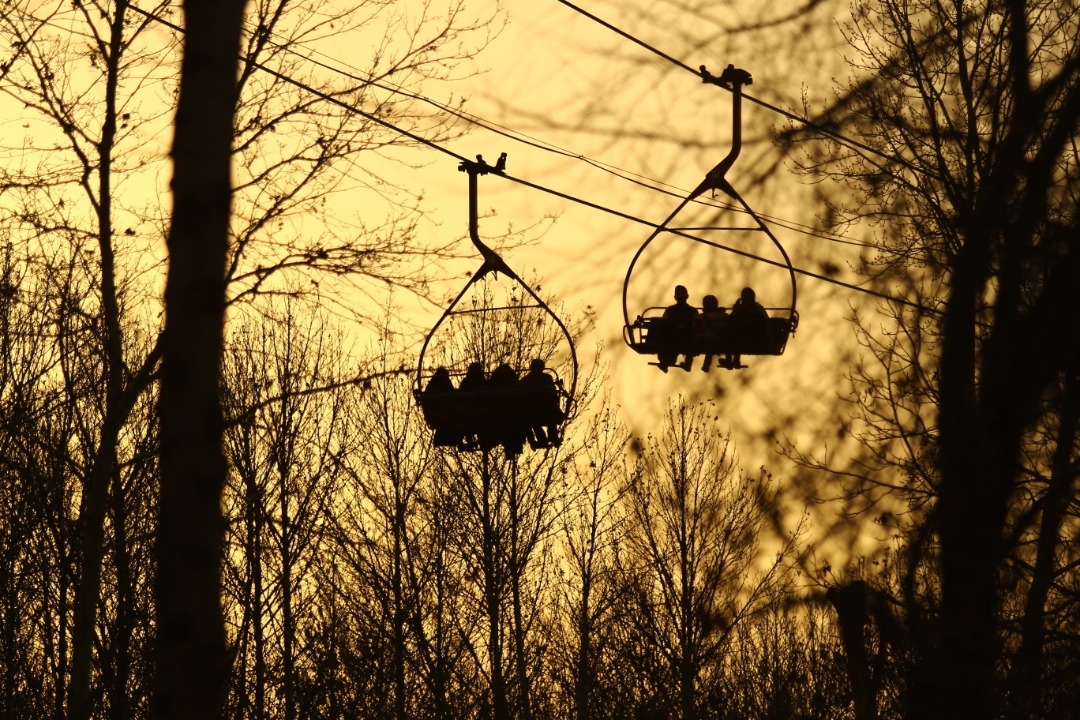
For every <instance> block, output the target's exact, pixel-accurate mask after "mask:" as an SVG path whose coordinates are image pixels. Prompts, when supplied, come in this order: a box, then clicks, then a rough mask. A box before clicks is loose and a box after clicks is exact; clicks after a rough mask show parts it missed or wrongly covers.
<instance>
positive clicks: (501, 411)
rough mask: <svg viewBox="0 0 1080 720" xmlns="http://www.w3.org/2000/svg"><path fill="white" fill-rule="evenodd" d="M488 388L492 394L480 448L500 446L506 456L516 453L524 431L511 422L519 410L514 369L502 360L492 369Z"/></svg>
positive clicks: (523, 438)
mask: <svg viewBox="0 0 1080 720" xmlns="http://www.w3.org/2000/svg"><path fill="white" fill-rule="evenodd" d="M488 389H489V390H490V391H491V397H490V398H489V404H488V406H487V408H486V410H487V418H486V421H485V427H484V432H483V433H482V434H481V436H480V447H482V448H486V449H491V448H493V447H495V446H496V445H502V446H503V451H504V452H505V453H506V456H507V457H512V456H514V455H518V454H520V453H521V451H522V450H523V449H524V447H525V430H524V429H523V428H522V426H521V425H520V424H519V423H517V422H514V421H513V419H514V418H515V417H517V416H518V415H519V413H520V407H519V405H520V402H521V397H520V393H519V392H518V390H519V386H518V376H517V372H515V371H514V368H512V367H510V365H508V364H507V363H501V364H500V365H499V366H498V367H496V368H495V369H494V370H492V371H491V377H490V378H488Z"/></svg>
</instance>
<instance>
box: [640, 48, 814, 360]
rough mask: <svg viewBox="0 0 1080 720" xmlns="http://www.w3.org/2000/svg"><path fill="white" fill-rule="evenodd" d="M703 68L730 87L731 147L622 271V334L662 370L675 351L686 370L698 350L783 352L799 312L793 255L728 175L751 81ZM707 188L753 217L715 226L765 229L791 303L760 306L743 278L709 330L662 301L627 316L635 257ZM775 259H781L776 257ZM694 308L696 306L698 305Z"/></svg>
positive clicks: (706, 77)
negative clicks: (669, 312) (679, 322)
mask: <svg viewBox="0 0 1080 720" xmlns="http://www.w3.org/2000/svg"><path fill="white" fill-rule="evenodd" d="M701 74H702V79H703V81H704V82H706V83H712V84H717V85H720V86H721V87H724V88H726V89H728V90H731V92H732V122H733V130H732V146H731V149H730V151H729V152H728V154H727V156H726V157H725V158H724V159H723V160H721V161H720V163H719V164H718V165H717V166H716V167H715V168H713V169H712V170H711V171H709V173H708V174H707V175H706V177H705V179H704V180H703V181H702V182H701V184H700V185H698V186H697V187H696V188H695V189H694V190H693V191H692V192H690V194H689V195H688V196H687V197H686V198H685V199H683V200H682V202H681V203H679V205H678V207H676V208H675V210H674V211H673V212H672V213H671V214H670V215H668V217H667V219H665V220H664V221H663V222H662V223H661V224H660V225H659V226H657V228H656V229H655V230H654V231H653V233H652V234H651V235H649V237H648V238H647V239H646V240H645V242H644V243H643V244H642V245H641V247H640V248H638V251H637V253H636V254H635V255H634V257H633V259H632V260H631V262H630V267H629V268H628V269H627V271H626V279H625V280H624V282H623V293H622V301H623V321H624V327H623V339H624V341H625V342H626V344H627V345H628V346H629V347H630V348H631V349H632V350H634V351H635V352H637V353H640V354H643V355H656V356H657V362H656V363H651V364H655V365H658V366H659V367H660V368H661V369H662V370H664V371H665V372H666V371H667V368H668V367H669V365H671V364H676V363H674V362H673V361H672V358H674V357H678V356H682V357H684V358H686V360H685V361H684V362H683V363H678V366H680V367H682V368H683V369H687V370H689V369H690V361H691V360H692V358H693V357H695V356H697V355H704V356H706V357H707V358H708V357H712V356H717V357H719V358H720V360H719V362H718V364H717V367H723V368H727V369H739V368H742V367H745V366H744V365H742V363H741V357H742V356H744V355H781V354H783V352H784V349H785V348H786V346H787V341H788V339H789V338H790V337H791V336H792V335H794V334H795V330H796V328H797V327H798V325H799V314H798V312H797V311H796V309H795V298H796V284H795V270H794V267H793V266H792V264H791V260H790V258H789V257H788V255H787V252H785V251H784V247H783V246H782V245H781V244H780V242H779V241H778V240H777V239H776V236H775V235H773V233H772V231H771V230H770V229H769V227H768V226H767V225H766V224H765V223H764V222H763V221H762V219H761V218H760V217H759V216H758V215H757V214H756V213H755V212H754V211H753V210H752V209H751V208H750V206H749V205H748V204H747V203H746V201H745V200H743V198H742V196H740V195H739V193H738V192H736V190H735V188H734V187H732V185H731V183H730V182H729V181H728V180H727V177H726V175H727V171H728V170H729V169H730V168H731V166H732V165H733V164H734V162H735V159H736V158H737V157H738V156H739V152H740V151H741V149H742V86H743V85H749V84H750V83H751V82H752V79H751V77H750V74H749V73H748V72H746V71H745V70H740V69H737V68H735V67H734V66H731V65H729V66H728V67H727V69H726V70H724V72H723V73H722V74H721V75H720V76H719V77H715V76H713V75H710V74H709V72H708V71H707V70H706V69H705V68H704V67H702V68H701ZM707 190H720V191H721V192H723V193H724V194H726V195H728V196H729V197H731V198H732V199H733V200H735V201H736V202H737V203H738V207H740V208H741V211H742V212H743V213H745V214H746V215H747V216H748V217H749V218H751V220H752V223H753V224H752V225H751V226H750V227H745V228H736V227H725V228H713V230H714V231H715V232H718V233H724V232H728V231H738V232H747V231H752V232H755V233H757V232H760V233H764V235H765V236H766V237H767V238H768V239H769V240H771V241H772V244H773V245H774V246H775V247H776V248H777V249H778V250H779V252H780V255H781V256H782V257H783V264H784V265H785V266H786V270H787V273H788V276H789V278H790V283H791V291H790V292H791V295H790V303H789V305H788V306H786V307H770V308H762V306H760V305H758V304H757V303H756V302H755V299H754V297H753V292H752V291H750V292H749V294H748V293H747V292H746V291H748V290H750V289H749V288H747V287H744V286H745V284H746V283H745V282H743V283H738V284H737V285H735V286H734V287H732V288H731V290H732V293H731V294H732V295H733V296H734V295H739V294H740V290H741V291H742V296H741V297H740V300H739V301H736V303H735V304H734V305H733V306H732V307H730V308H723V307H720V308H712V309H711V310H713V311H714V312H716V313H717V314H716V316H715V317H716V322H715V325H714V326H713V328H712V330H711V331H710V332H705V333H703V332H699V331H697V330H695V329H692V328H689V327H683V326H679V327H674V325H675V323H673V322H672V321H671V319H670V318H665V317H664V312H665V309H666V308H665V307H660V306H656V307H648V308H646V309H644V310H642V311H641V312H640V313H639V314H637V316H636V317H635V319H634V320H633V321H632V322H631V320H630V310H629V307H628V295H629V289H630V284H631V276H632V275H633V273H634V268H635V266H636V264H637V262H638V259H639V258H641V256H642V253H644V252H645V249H646V248H647V247H648V246H649V245H650V243H652V242H653V240H655V239H656V238H657V237H658V236H659V235H660V234H661V233H665V232H666V231H668V224H669V223H670V222H671V221H672V220H673V219H674V218H675V216H676V215H677V214H678V213H679V212H680V211H681V210H682V209H683V208H684V207H686V205H687V204H689V203H690V202H691V201H693V200H694V199H696V198H697V197H698V196H700V195H701V194H702V193H704V192H705V191H707ZM673 241H676V242H682V241H691V242H696V243H702V244H704V245H707V246H710V247H712V248H715V250H716V252H717V253H721V252H728V253H731V252H734V253H736V254H742V255H744V256H745V255H747V254H746V253H744V252H742V251H740V250H737V249H734V248H730V247H726V246H725V245H723V244H721V243H719V242H718V241H715V240H711V239H706V238H703V237H693V236H685V235H681V236H679V237H675V238H673ZM774 264H777V265H779V263H774ZM751 306H753V307H756V308H757V313H751V312H746V310H747V309H748V308H749V307H751ZM695 309H696V308H695ZM697 310H698V312H700V309H697ZM703 369H708V365H705V366H703Z"/></svg>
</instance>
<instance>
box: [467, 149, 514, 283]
mask: <svg viewBox="0 0 1080 720" xmlns="http://www.w3.org/2000/svg"><path fill="white" fill-rule="evenodd" d="M458 170H460V171H461V172H466V173H468V174H469V239H470V240H472V243H473V245H475V246H476V249H477V250H479V251H480V256H481V257H483V258H484V264H483V265H482V266H481V268H480V270H481V274H484V273H488V272H501V273H505V274H506V275H507V276H508V277H511V278H513V279H515V280H517V279H518V277H517V275H515V274H514V271H513V270H511V269H510V267H509V266H508V265H507V264H506V262H505V261H504V260H503V259H502V258H501V257H499V254H498V253H496V252H495V251H494V250H492V249H491V248H490V247H488V246H487V245H486V244H484V242H483V241H482V240H481V239H480V231H479V220H478V215H479V212H478V210H477V194H478V191H477V181H476V178H478V177H479V176H480V175H487V174H488V173H489V172H491V173H495V174H496V175H502V174H503V172H504V171H505V170H506V153H501V154H500V155H499V159H498V161H496V163H495V165H488V164H487V163H486V162H485V161H484V156H483V155H477V156H476V160H475V161H472V160H462V161H461V163H460V164H459V165H458ZM474 280H475V278H474Z"/></svg>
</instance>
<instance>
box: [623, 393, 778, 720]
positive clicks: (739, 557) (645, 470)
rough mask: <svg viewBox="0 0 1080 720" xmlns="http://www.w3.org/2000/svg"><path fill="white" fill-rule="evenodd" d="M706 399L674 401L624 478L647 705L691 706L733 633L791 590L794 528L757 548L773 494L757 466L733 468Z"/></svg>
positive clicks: (629, 565)
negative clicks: (767, 548)
mask: <svg viewBox="0 0 1080 720" xmlns="http://www.w3.org/2000/svg"><path fill="white" fill-rule="evenodd" d="M714 412H715V411H714V410H713V406H712V405H711V404H701V405H697V406H687V405H685V404H683V403H682V401H681V400H680V401H673V402H672V403H671V405H670V407H669V410H668V414H667V417H666V418H665V423H664V426H663V428H662V430H661V431H660V434H659V435H657V436H655V437H652V436H650V437H647V438H646V439H645V440H644V441H643V442H642V444H641V458H640V463H639V466H638V468H637V469H636V472H635V473H634V475H633V476H632V477H631V478H630V480H629V484H628V488H627V505H628V513H629V516H630V519H631V524H630V528H629V533H628V538H627V552H626V553H625V555H624V563H625V564H624V567H625V570H626V572H627V581H628V582H629V583H631V588H632V591H633V592H634V594H635V600H634V602H635V608H634V609H635V615H634V622H635V624H636V625H635V627H634V628H633V633H634V637H635V638H636V640H637V642H638V643H640V649H639V650H638V652H637V655H638V659H637V662H638V663H639V665H638V667H639V669H638V672H639V673H640V672H646V673H648V674H650V675H652V677H648V678H644V680H645V687H646V688H648V692H649V693H651V695H652V696H651V697H639V698H636V700H637V702H638V703H640V706H641V707H642V710H643V711H644V712H647V713H648V712H659V708H663V707H665V706H666V707H670V708H677V714H678V716H679V717H681V718H683V720H692V719H693V718H696V717H698V716H699V712H700V709H701V702H702V697H703V694H705V693H707V692H708V691H709V689H708V688H707V687H702V685H703V684H704V683H705V682H706V680H707V679H708V680H710V681H711V682H714V683H720V684H722V683H723V682H724V680H723V677H722V676H721V675H720V674H719V673H715V672H712V671H713V670H714V669H715V668H717V667H718V666H719V665H720V664H721V663H722V662H723V659H724V653H725V649H726V646H727V643H728V642H729V641H730V638H731V634H732V633H733V631H734V629H735V628H736V627H738V626H739V625H740V624H742V623H745V622H748V621H749V620H750V619H751V618H752V617H753V616H754V615H755V614H756V613H759V612H761V611H763V610H764V609H765V608H767V607H769V606H771V605H773V604H774V603H776V602H778V601H780V600H783V599H784V598H785V596H786V595H788V594H789V593H790V592H791V589H792V588H791V573H790V572H789V567H790V566H789V563H790V561H791V560H793V557H794V556H793V553H794V552H795V551H796V550H797V549H798V543H799V532H798V531H796V532H793V533H792V534H791V535H790V536H789V537H786V538H782V541H781V545H780V547H779V548H778V549H777V550H776V552H775V554H772V557H771V558H769V559H766V558H763V551H762V550H761V544H760V538H759V534H760V533H762V532H763V531H765V530H766V529H767V528H769V527H770V523H771V511H772V507H773V506H774V503H775V499H776V496H777V486H776V483H775V481H774V480H773V479H772V478H771V477H770V476H769V475H767V474H766V473H765V472H764V470H763V471H762V473H761V475H760V476H758V477H754V476H750V475H746V474H744V473H742V472H741V471H739V469H738V466H737V459H736V457H735V455H734V449H733V448H732V447H731V444H730V440H729V439H728V438H727V437H725V436H724V435H723V434H722V433H721V432H720V431H719V429H718V428H717V418H716V416H715V415H714Z"/></svg>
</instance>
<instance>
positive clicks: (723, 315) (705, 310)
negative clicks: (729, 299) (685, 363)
mask: <svg viewBox="0 0 1080 720" xmlns="http://www.w3.org/2000/svg"><path fill="white" fill-rule="evenodd" d="M727 321H728V314H727V310H726V309H725V308H722V307H720V301H719V300H717V299H716V296H715V295H706V296H705V297H703V298H701V314H700V315H698V316H697V317H696V318H694V342H693V347H694V353H695V354H699V355H704V356H705V360H704V362H703V363H702V364H701V369H702V370H705V371H706V372H707V371H708V370H709V368H711V367H712V361H713V355H715V354H717V351H718V348H719V347H721V346H722V345H723V344H724V342H725V340H726V339H727V338H726V337H725V336H726V335H727V332H726V331H727Z"/></svg>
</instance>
